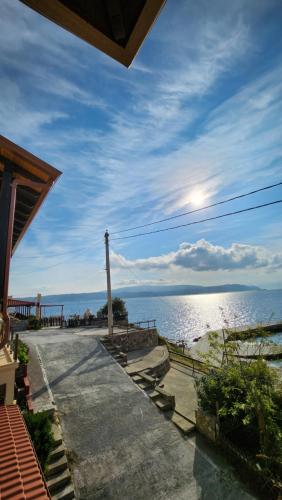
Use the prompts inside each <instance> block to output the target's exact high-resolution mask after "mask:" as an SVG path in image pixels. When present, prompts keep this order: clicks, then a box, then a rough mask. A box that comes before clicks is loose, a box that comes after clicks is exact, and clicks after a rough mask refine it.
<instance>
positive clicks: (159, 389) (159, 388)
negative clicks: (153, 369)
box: [155, 385, 175, 409]
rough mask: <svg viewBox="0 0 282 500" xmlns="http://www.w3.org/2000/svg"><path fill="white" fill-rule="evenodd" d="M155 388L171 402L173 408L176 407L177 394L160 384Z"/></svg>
mask: <svg viewBox="0 0 282 500" xmlns="http://www.w3.org/2000/svg"><path fill="white" fill-rule="evenodd" d="M155 390H156V391H157V392H158V393H159V394H160V395H161V396H162V397H163V399H165V400H166V401H168V402H169V403H170V405H171V406H170V407H171V409H173V408H175V396H174V395H173V394H170V393H169V392H167V391H165V390H164V389H163V388H162V387H160V386H158V385H156V387H155Z"/></svg>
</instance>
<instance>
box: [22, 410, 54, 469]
mask: <svg viewBox="0 0 282 500" xmlns="http://www.w3.org/2000/svg"><path fill="white" fill-rule="evenodd" d="M24 419H25V423H26V426H27V429H28V432H29V435H30V437H31V440H32V443H33V446H34V449H35V451H36V455H37V458H38V460H39V462H40V465H41V468H42V470H43V471H44V472H45V471H46V469H47V464H48V459H49V456H50V453H51V451H52V450H53V449H54V444H55V441H54V437H53V433H52V420H51V418H50V416H49V414H48V413H47V412H45V411H42V412H40V413H24Z"/></svg>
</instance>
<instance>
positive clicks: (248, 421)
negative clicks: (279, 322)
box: [196, 329, 282, 471]
mask: <svg viewBox="0 0 282 500" xmlns="http://www.w3.org/2000/svg"><path fill="white" fill-rule="evenodd" d="M225 334H226V335H223V343H222V342H221V341H220V340H219V335H218V334H217V333H216V332H214V333H212V334H211V335H210V352H209V353H208V354H205V355H203V358H204V359H205V361H206V363H207V368H208V370H209V371H208V373H207V374H206V375H203V377H202V378H201V379H199V380H197V382H196V389H197V395H198V402H199V406H200V408H202V410H204V411H205V412H207V413H209V414H212V415H217V416H218V417H219V419H220V423H221V429H222V432H223V433H224V434H227V435H228V437H229V438H230V439H231V440H232V441H233V442H237V444H239V446H243V447H247V448H248V449H249V451H250V449H252V452H253V453H254V455H257V454H261V456H262V457H263V458H264V460H265V464H267V466H268V467H270V469H271V470H272V471H274V470H276V467H277V464H279V468H280V467H281V465H282V421H281V407H282V398H281V383H280V380H279V377H278V376H277V372H276V371H275V370H274V369H272V368H271V367H269V366H268V365H267V363H266V361H265V360H264V359H263V358H262V356H260V355H258V358H257V359H256V360H253V359H251V360H247V359H245V360H242V359H240V357H239V351H238V346H237V342H234V341H233V342H230V341H228V336H229V335H228V334H229V332H228V330H227V329H226V330H225ZM221 338H222V337H221ZM259 351H260V348H259ZM259 354H260V352H259ZM215 365H216V366H215Z"/></svg>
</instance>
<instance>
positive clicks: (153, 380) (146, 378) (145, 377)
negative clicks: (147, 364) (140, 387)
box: [140, 372, 156, 386]
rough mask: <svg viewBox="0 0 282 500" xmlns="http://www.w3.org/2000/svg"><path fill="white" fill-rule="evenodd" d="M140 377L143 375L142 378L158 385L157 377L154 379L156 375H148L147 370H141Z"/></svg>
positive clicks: (152, 384)
mask: <svg viewBox="0 0 282 500" xmlns="http://www.w3.org/2000/svg"><path fill="white" fill-rule="evenodd" d="M140 377H142V379H143V380H145V381H146V382H147V383H148V384H150V385H151V386H155V385H156V379H154V377H151V375H148V374H147V373H145V372H140Z"/></svg>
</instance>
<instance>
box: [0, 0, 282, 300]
mask: <svg viewBox="0 0 282 500" xmlns="http://www.w3.org/2000/svg"><path fill="white" fill-rule="evenodd" d="M0 14H1V15H0V43H1V52H0V90H1V94H0V95H1V114H0V127H1V133H2V134H3V135H5V136H7V137H8V138H9V139H11V140H13V141H15V142H17V143H18V144H20V145H21V146H23V147H25V148H26V149H28V150H30V151H31V152H33V153H34V154H36V155H37V156H39V157H40V158H42V159H44V160H45V161H47V162H49V163H51V164H52V165H54V166H55V167H57V168H58V169H59V170H62V172H63V175H62V177H61V179H60V180H59V182H58V183H57V184H56V186H55V187H54V189H53V191H52V193H51V194H50V195H49V197H48V200H47V202H46V203H45V204H44V207H43V208H42V209H41V212H40V214H39V215H38V216H37V218H36V220H35V221H34V223H33V225H32V227H31V228H30V230H29V231H28V233H27V235H26V236H25V238H24V240H23V241H22V243H21V245H20V246H19V248H18V250H17V252H16V254H15V256H14V257H13V264H12V275H11V284H10V293H12V294H13V295H31V294H34V293H36V292H37V291H41V292H42V293H43V294H47V293H48V294H49V293H60V292H75V291H84V292H85V291H94V290H101V289H104V288H105V272H104V248H103V234H104V230H105V228H106V227H108V228H109V230H110V232H111V231H112V232H114V231H117V230H119V229H122V228H124V227H130V226H132V225H133V226H135V225H138V224H145V223H147V222H151V221H152V220H157V219H162V218H165V217H169V216H171V215H176V214H178V213H181V212H182V211H187V210H189V209H190V208H191V209H193V208H196V206H197V205H196V204H195V193H196V198H197V197H198V198H199V196H200V197H202V201H201V200H198V201H199V203H200V201H201V203H202V204H209V203H213V202H214V201H217V200H221V199H224V198H225V197H229V196H232V195H235V194H240V193H243V192H245V191H249V190H252V189H255V188H259V187H262V186H264V185H268V184H273V183H274V182H279V181H281V177H282V176H281V173H282V99H281V97H282V55H281V54H282V34H281V23H282V4H281V2H280V1H279V0H277V1H271V0H265V1H262V0H249V1H248V0H244V1H240V0H237V1H236V2H232V3H230V2H225V1H215V2H209V1H202V0H201V1H198V2H192V1H187V0H186V1H180V0H177V1H175V0H168V1H167V4H166V6H165V8H164V9H163V11H162V13H161V15H160V17H159V19H158V20H157V23H156V24H155V25H154V27H153V29H152V31H151V32H150V34H149V36H148V37H147V39H146V41H145V43H144V44H143V46H142V47H141V50H140V52H139V54H138V55H137V57H136V59H135V61H134V62H133V64H132V66H131V68H130V69H126V68H124V67H123V66H121V65H120V64H118V63H117V62H115V61H113V60H111V59H110V58H109V57H107V56H106V55H104V54H102V53H101V52H99V51H97V50H96V49H94V48H93V47H91V46H89V45H87V44H86V43H84V42H83V41H81V40H79V39H77V38H76V37H74V36H73V35H71V34H69V33H67V32H66V31H64V30H62V29H60V28H59V27H57V26H56V25H54V24H53V23H51V22H49V21H48V20H46V19H44V18H42V17H41V16H39V15H38V14H36V13H34V12H33V11H31V10H30V9H28V8H27V7H25V6H24V5H22V4H21V3H20V2H18V1H17V0H2V1H1V5H0ZM280 198H282V188H281V187H280V188H275V189H273V190H271V191H267V192H264V193H260V194H257V195H255V196H253V197H251V198H245V199H243V200H240V201H237V202H232V203H230V204H226V205H224V206H223V207H217V208H213V209H209V210H208V211H205V212H202V213H200V214H194V215H192V216H187V217H184V218H182V219H179V221H181V222H183V223H184V222H189V221H190V220H197V219H199V218H203V216H206V217H212V216H214V215H218V214H220V213H222V212H223V211H231V210H236V209H242V208H244V207H248V206H251V205H256V204H260V203H264V202H268V201H272V200H276V199H280ZM193 200H194V202H193ZM196 201H197V200H196ZM165 225H169V224H168V223H166V224H162V225H160V227H164V226H165ZM172 225H173V223H172ZM281 240H282V234H281V205H276V206H273V207H269V208H265V209H261V210H258V211H255V212H250V213H249V214H247V215H241V216H240V215H238V216H234V217H229V218H227V219H224V220H221V221H214V222H208V223H205V224H201V225H197V226H192V227H187V228H182V229H178V230H175V231H171V232H166V233H160V234H156V235H153V236H150V237H144V238H136V239H132V240H124V241H113V242H112V265H113V272H112V274H113V276H112V281H113V285H114V286H121V285H127V284H136V283H140V284H141V283H142V284H143V283H148V284H149V283H157V284H159V283H187V284H189V283H190V284H191V283H193V284H203V285H204V284H221V283H231V282H233V283H234V282H237V283H246V284H257V285H260V286H263V287H268V288H279V287H281V277H282V253H281Z"/></svg>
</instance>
